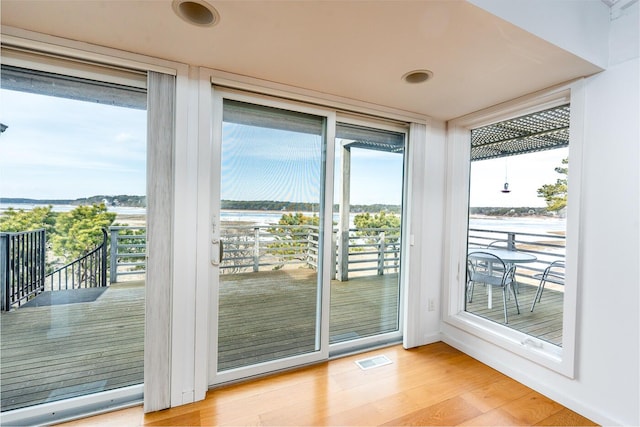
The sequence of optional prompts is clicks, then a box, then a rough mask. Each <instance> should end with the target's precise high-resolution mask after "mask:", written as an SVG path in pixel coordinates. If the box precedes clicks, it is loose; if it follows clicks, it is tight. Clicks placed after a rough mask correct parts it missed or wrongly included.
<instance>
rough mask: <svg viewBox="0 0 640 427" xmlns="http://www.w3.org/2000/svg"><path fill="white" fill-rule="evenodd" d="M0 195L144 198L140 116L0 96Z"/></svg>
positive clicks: (143, 115) (82, 104)
mask: <svg viewBox="0 0 640 427" xmlns="http://www.w3.org/2000/svg"><path fill="white" fill-rule="evenodd" d="M0 122H2V123H4V124H5V125H7V126H8V129H7V130H6V131H5V132H4V133H3V134H2V135H1V136H0V195H1V196H2V197H25V198H35V199H38V198H53V199H67V198H68V199H75V198H80V197H87V196H92V195H97V194H107V195H116V194H131V195H144V194H145V187H146V184H145V175H146V171H145V169H146V111H143V110H134V109H128V108H121V107H114V106H109V105H103V104H97V103H91V102H81V101H75V100H68V99H63V98H54V97H49V96H43V95H35V94H30V93H25V92H16V91H11V90H0Z"/></svg>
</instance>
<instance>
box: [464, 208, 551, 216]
mask: <svg viewBox="0 0 640 427" xmlns="http://www.w3.org/2000/svg"><path fill="white" fill-rule="evenodd" d="M469 213H470V214H471V215H487V216H530V215H535V216H554V215H555V214H554V213H551V212H549V211H548V210H547V208H526V207H524V208H492V207H483V208H469Z"/></svg>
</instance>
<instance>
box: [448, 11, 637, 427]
mask: <svg viewBox="0 0 640 427" xmlns="http://www.w3.org/2000/svg"><path fill="white" fill-rule="evenodd" d="M636 6H637V4H636ZM630 13H631V14H632V16H631V19H622V20H621V19H618V20H616V21H615V22H612V31H611V35H612V38H611V40H610V42H611V43H612V45H613V46H622V45H624V44H625V43H626V44H631V45H632V46H633V45H635V46H637V42H636V41H635V40H630V39H628V37H630V34H631V36H632V37H637V34H638V30H637V22H638V11H637V7H636V8H635V11H633V12H630ZM630 25H631V26H635V30H634V29H633V28H631V31H629V27H628V26H630ZM620 26H625V28H619V27H620ZM619 35H622V37H623V38H622V39H618V38H617V37H618V36H619ZM616 51H617V49H616ZM629 56H631V55H629V52H628V50H627V51H626V52H625V55H620V54H619V53H616V59H615V60H614V58H613V57H612V58H611V59H610V61H609V63H610V67H609V68H608V69H607V70H606V71H604V72H602V73H600V74H598V75H595V76H593V77H590V78H588V79H587V80H586V84H585V97H586V105H585V128H584V138H585V139H584V151H583V177H582V189H583V193H582V206H581V225H582V228H581V233H580V234H581V235H580V239H581V241H580V248H581V249H580V255H579V257H580V260H581V262H580V264H581V266H582V269H581V271H580V272H579V286H580V287H579V294H578V302H577V304H578V307H577V331H576V336H577V351H576V378H575V379H574V380H572V379H569V378H567V377H564V376H562V375H560V374H557V373H554V372H552V371H550V370H548V369H546V368H544V367H542V366H539V365H537V364H535V363H533V362H530V361H528V360H525V359H523V358H521V357H519V356H517V355H515V354H513V353H510V352H508V351H506V350H503V349H501V348H498V347H495V346H493V345H491V344H489V343H487V342H485V341H482V340H480V339H478V338H476V337H474V336H472V335H470V334H468V333H465V332H463V331H461V330H458V329H456V328H454V327H452V326H450V325H447V324H443V325H442V332H443V339H444V340H445V341H447V342H449V343H451V344H452V345H455V346H457V347H459V348H461V349H463V350H464V351H467V352H468V353H470V354H471V355H472V356H474V357H477V358H478V359H480V360H481V361H483V362H485V363H487V364H489V365H491V366H494V367H495V368H497V369H498V370H500V371H502V372H504V373H506V374H507V375H510V376H512V377H514V378H515V379H517V380H519V381H521V382H523V383H525V384H527V385H529V386H530V387H532V388H534V389H536V390H538V391H540V392H542V393H543V394H545V395H547V396H549V397H551V398H553V399H555V400H557V401H558V402H560V403H562V404H564V405H565V406H567V407H569V408H571V409H574V410H575V411H577V412H579V413H581V414H583V415H585V416H587V417H589V418H591V419H592V420H593V421H595V422H598V423H601V424H606V425H611V424H620V425H640V412H639V411H640V409H639V402H640V316H639V314H638V313H639V310H638V305H639V303H640V291H639V288H640V286H639V277H640V271H639V263H640V262H639V260H640V251H639V237H640V226H639V221H640V210H639V204H640V202H639V194H640V185H639V184H640V176H639V173H638V169H639V168H640V157H639V155H640V154H639V145H640V128H639V118H640V78H639V76H640V60H639V58H638V52H637V49H636V52H635V55H633V56H634V57H633V58H631V59H627V58H628V57H629Z"/></svg>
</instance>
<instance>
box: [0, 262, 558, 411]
mask: <svg viewBox="0 0 640 427" xmlns="http://www.w3.org/2000/svg"><path fill="white" fill-rule="evenodd" d="M221 282H222V284H221V293H220V298H221V306H220V310H219V312H218V315H219V316H220V318H219V320H220V330H219V336H220V341H219V348H220V349H221V352H220V363H221V368H222V369H229V368H231V367H234V366H242V365H246V364H251V363H258V362H259V361H263V360H265V358H266V359H267V360H268V359H273V358H278V357H282V356H286V355H292V354H302V353H304V352H308V351H312V350H313V349H314V346H315V339H314V334H313V333H314V331H315V325H314V323H313V319H315V309H316V306H315V301H316V290H315V283H316V276H315V274H314V273H313V272H312V271H311V270H307V269H296V270H280V271H268V272H259V273H244V274H237V275H229V276H228V277H223V278H222V281H221ZM527 288H532V289H527ZM144 289H145V288H144V283H143V282H137V283H131V284H128V285H127V284H123V285H120V284H117V285H112V286H110V287H109V288H108V289H107V290H106V291H105V292H104V293H103V294H102V295H101V296H100V297H99V298H98V299H96V301H94V302H79V303H74V304H64V305H53V306H44V307H26V308H20V309H17V310H14V311H11V312H8V313H6V312H4V313H1V314H0V322H1V330H0V355H1V357H2V363H0V381H1V386H2V388H1V400H2V403H1V406H2V410H3V411H5V410H10V409H16V408H20V407H24V406H28V405H33V404H38V403H44V402H48V401H52V400H59V399H63V398H67V397H74V396H79V395H83V394H87V393H93V392H98V391H104V390H110V389H115V388H119V387H125V386H129V385H134V384H140V383H142V381H143V356H144ZM520 292H521V293H520V295H519V299H520V300H521V313H522V314H521V315H520V316H518V315H516V314H515V310H511V309H510V312H509V313H510V326H511V327H514V328H517V329H518V328H520V329H521V330H524V331H530V333H532V334H534V335H535V336H539V337H541V338H542V339H546V340H549V341H551V342H554V343H558V342H560V343H561V334H562V323H561V322H562V317H561V313H560V310H561V303H562V293H561V292H554V291H552V290H545V293H544V296H543V300H542V302H541V303H539V304H538V305H536V310H535V312H534V313H529V307H530V304H531V298H532V297H533V293H534V292H535V287H527V286H521V289H520ZM494 298H495V300H494V310H492V311H488V310H486V293H485V292H484V289H483V288H482V287H480V286H478V287H477V288H476V295H475V299H474V303H473V305H470V306H469V309H474V310H476V313H477V314H478V315H481V316H485V317H493V318H494V320H496V321H498V322H502V320H503V319H502V301H501V299H500V298H501V297H500V292H494ZM512 311H513V314H512ZM309 319H311V321H309ZM397 328H398V276H397V274H389V275H385V276H366V277H357V278H353V279H351V280H349V281H347V282H338V281H332V282H331V312H330V341H331V342H335V341H339V340H346V339H353V338H356V337H364V336H370V335H374V334H377V333H380V332H389V331H393V330H397Z"/></svg>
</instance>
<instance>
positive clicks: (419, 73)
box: [402, 70, 433, 83]
mask: <svg viewBox="0 0 640 427" xmlns="http://www.w3.org/2000/svg"><path fill="white" fill-rule="evenodd" d="M432 77H433V72H432V71H429V70H414V71H409V72H408V73H407V74H405V75H404V76H402V80H404V81H405V82H407V83H422V82H426V81H427V80H429V79H430V78H432Z"/></svg>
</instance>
